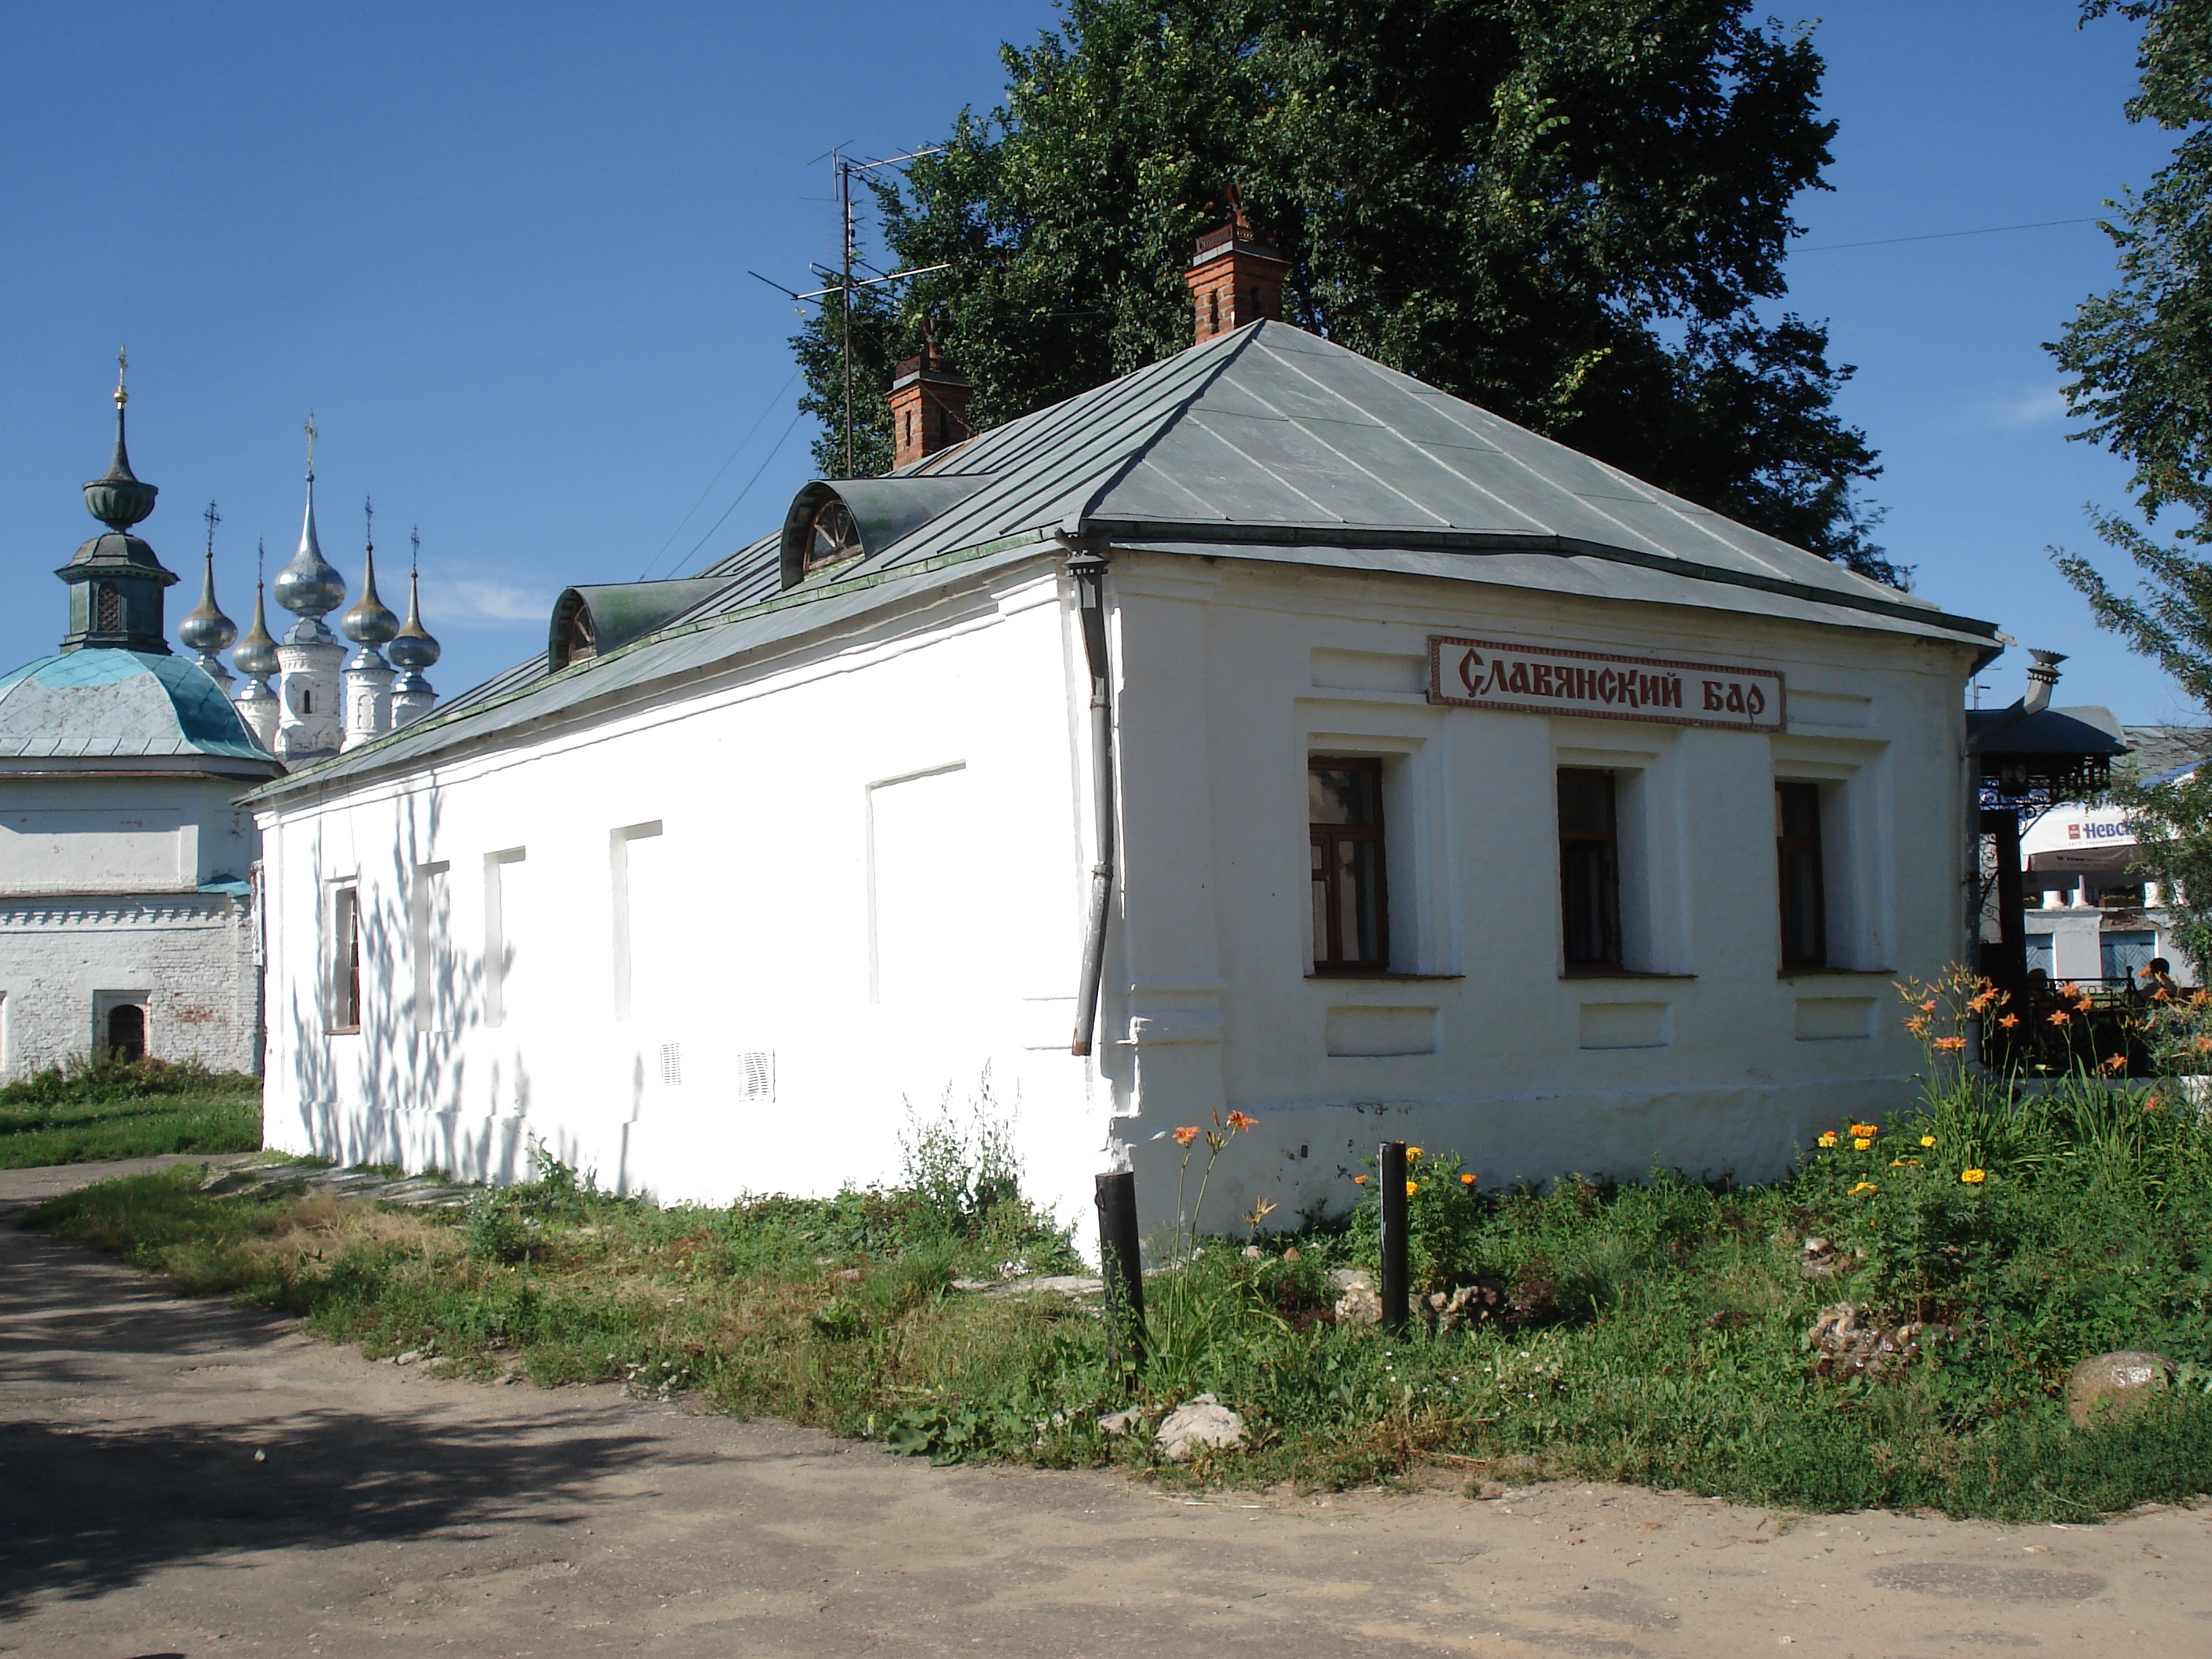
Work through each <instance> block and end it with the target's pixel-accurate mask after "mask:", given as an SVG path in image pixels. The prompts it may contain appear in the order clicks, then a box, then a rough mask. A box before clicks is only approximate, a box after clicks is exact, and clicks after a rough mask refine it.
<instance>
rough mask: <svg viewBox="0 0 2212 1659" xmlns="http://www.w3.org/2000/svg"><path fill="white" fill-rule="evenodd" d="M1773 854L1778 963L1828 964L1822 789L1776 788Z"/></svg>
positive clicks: (1810, 786) (1808, 786)
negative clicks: (1778, 915)
mask: <svg viewBox="0 0 2212 1659" xmlns="http://www.w3.org/2000/svg"><path fill="white" fill-rule="evenodd" d="M1774 823H1775V837H1774V850H1775V860H1776V867H1777V869H1778V873H1779V879H1780V883H1781V890H1782V964H1783V966H1784V967H1785V968H1820V967H1825V966H1826V964H1827V960H1828V939H1827V913H1826V885H1827V878H1826V872H1824V871H1823V870H1822V868H1821V862H1820V785H1819V784H1817V783H1778V784H1776V785H1775V786H1774Z"/></svg>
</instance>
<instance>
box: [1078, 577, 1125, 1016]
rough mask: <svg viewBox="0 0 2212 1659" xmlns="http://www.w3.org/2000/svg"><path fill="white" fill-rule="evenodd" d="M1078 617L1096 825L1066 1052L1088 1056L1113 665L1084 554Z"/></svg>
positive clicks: (1101, 895) (1105, 885)
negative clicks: (1087, 677)
mask: <svg viewBox="0 0 2212 1659" xmlns="http://www.w3.org/2000/svg"><path fill="white" fill-rule="evenodd" d="M1067 574H1069V575H1070V576H1071V577H1073V579H1074V581H1075V605H1076V615H1077V616H1078V617H1079V619H1080V620H1081V622H1082V623H1083V655H1084V659H1085V662H1086V663H1087V664H1088V665H1089V667H1090V670H1091V807H1092V811H1093V813H1094V815H1095V819H1096V822H1095V823H1094V824H1093V826H1092V829H1091V845H1092V846H1093V847H1094V848H1096V849H1097V860H1096V861H1095V862H1094V863H1093V864H1092V865H1091V916H1090V922H1089V926H1088V927H1087V928H1086V929H1085V933H1084V939H1083V979H1082V984H1081V987H1080V988H1079V990H1078V991H1077V992H1076V994H1075V1038H1074V1041H1073V1042H1072V1043H1070V1044H1069V1047H1068V1052H1069V1053H1070V1054H1089V1053H1090V1052H1091V1040H1092V1039H1093V1038H1094V1037H1095V1036H1097V1031H1098V993H1099V986H1100V983H1101V981H1103V979H1104V977H1105V973H1106V918H1107V914H1108V911H1109V908H1110V907H1111V904H1112V902H1113V896H1114V854H1115V845H1114V825H1115V799H1114V702H1113V665H1112V663H1111V662H1110V660H1109V658H1108V656H1107V651H1106V560H1105V557H1104V556H1103V555H1102V554H1099V553H1096V552H1092V551H1090V550H1082V551H1079V552H1077V553H1076V554H1074V555H1073V556H1071V557H1070V558H1069V560H1068V562H1067Z"/></svg>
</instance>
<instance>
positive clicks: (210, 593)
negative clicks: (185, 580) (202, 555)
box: [177, 548, 238, 667]
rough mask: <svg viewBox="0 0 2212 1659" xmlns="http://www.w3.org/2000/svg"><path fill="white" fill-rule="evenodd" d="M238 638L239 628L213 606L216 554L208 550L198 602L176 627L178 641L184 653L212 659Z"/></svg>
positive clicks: (217, 607) (219, 608)
mask: <svg viewBox="0 0 2212 1659" xmlns="http://www.w3.org/2000/svg"><path fill="white" fill-rule="evenodd" d="M237 637H238V624H237V623H234V622H233V621H231V619H230V618H229V617H226V616H224V615H223V614H222V606H221V605H217V604H216V602H215V550H214V549H213V548H210V549H209V550H208V556H207V565H206V568H204V570H203V571H202V572H201V574H200V602H199V603H198V604H197V605H194V606H193V607H192V608H191V611H189V612H188V613H187V614H186V615H185V619H184V620H183V621H182V622H180V623H178V624H177V638H178V639H179V640H180V641H183V642H184V645H185V649H187V650H190V651H197V652H198V653H200V654H201V655H202V656H204V657H211V656H213V655H214V654H215V653H216V652H218V651H228V649H229V648H230V642H231V641H233V640H234V639H236V638H237ZM201 666H203V667H205V666H206V665H205V664H204V663H203V664H202V665H201Z"/></svg>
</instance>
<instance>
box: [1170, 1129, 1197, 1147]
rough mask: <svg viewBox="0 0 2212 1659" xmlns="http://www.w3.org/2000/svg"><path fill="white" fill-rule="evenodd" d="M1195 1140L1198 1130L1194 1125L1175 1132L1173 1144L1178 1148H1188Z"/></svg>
mask: <svg viewBox="0 0 2212 1659" xmlns="http://www.w3.org/2000/svg"><path fill="white" fill-rule="evenodd" d="M1195 1139H1198V1128H1197V1126H1196V1125H1194V1124H1193V1125H1186V1126H1185V1127H1182V1128H1180V1129H1177V1130H1176V1132H1175V1143H1176V1146H1189V1145H1190V1143H1191V1142H1192V1141H1194V1140H1195Z"/></svg>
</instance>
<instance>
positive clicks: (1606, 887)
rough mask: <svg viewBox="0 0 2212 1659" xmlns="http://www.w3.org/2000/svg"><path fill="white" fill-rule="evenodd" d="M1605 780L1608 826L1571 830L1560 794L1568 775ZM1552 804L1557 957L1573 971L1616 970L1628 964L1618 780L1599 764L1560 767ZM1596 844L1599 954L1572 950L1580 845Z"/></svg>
mask: <svg viewBox="0 0 2212 1659" xmlns="http://www.w3.org/2000/svg"><path fill="white" fill-rule="evenodd" d="M1569 775H1577V776H1583V775H1587V776H1590V777H1601V778H1603V779H1604V780H1605V828H1604V829H1602V830H1593V829H1569V828H1568V827H1567V822H1566V813H1565V811H1563V810H1559V803H1558V795H1559V792H1560V791H1562V790H1563V789H1564V788H1565V782H1566V779H1567V777H1568V776H1569ZM1553 806H1554V810H1555V811H1558V822H1559V958H1560V961H1561V963H1562V964H1563V965H1564V967H1565V970H1566V972H1567V973H1568V974H1570V975H1575V974H1606V973H1616V972H1619V971H1620V969H1624V968H1625V967H1626V966H1627V963H1626V960H1625V959H1624V951H1623V947H1622V943H1621V929H1620V775H1619V774H1617V773H1614V772H1612V771H1608V770H1607V769H1605V768H1604V767H1601V766H1562V767H1560V768H1559V769H1558V770H1557V772H1556V773H1555V775H1554V776H1553ZM1590 847H1595V848H1599V849H1601V850H1600V852H1599V854H1598V873H1599V894H1598V915H1597V928H1598V939H1599V954H1598V955H1597V956H1595V957H1577V956H1576V955H1575V954H1574V950H1575V937H1576V934H1577V931H1578V930H1577V928H1576V927H1575V925H1574V911H1575V907H1576V899H1575V881H1574V878H1575V873H1576V870H1577V866H1579V865H1580V864H1581V863H1582V862H1583V854H1581V853H1580V851H1579V850H1578V849H1581V848H1590Z"/></svg>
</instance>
